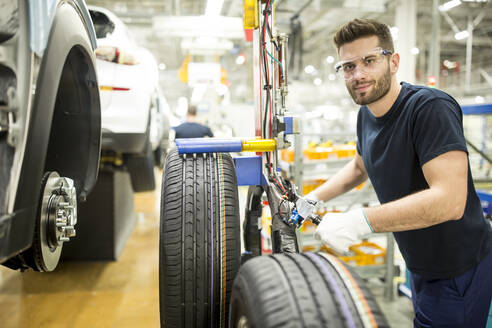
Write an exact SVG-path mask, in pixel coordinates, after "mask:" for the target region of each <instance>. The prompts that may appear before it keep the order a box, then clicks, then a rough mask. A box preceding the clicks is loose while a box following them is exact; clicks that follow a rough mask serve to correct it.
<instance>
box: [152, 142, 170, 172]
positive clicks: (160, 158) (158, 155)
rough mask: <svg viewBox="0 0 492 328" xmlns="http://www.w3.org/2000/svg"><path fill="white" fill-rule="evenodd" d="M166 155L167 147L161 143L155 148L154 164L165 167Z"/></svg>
mask: <svg viewBox="0 0 492 328" xmlns="http://www.w3.org/2000/svg"><path fill="white" fill-rule="evenodd" d="M166 155H167V150H166V148H165V147H164V146H163V145H159V146H158V147H157V148H156V150H154V165H155V166H157V167H158V168H160V169H163V168H164V165H165V163H166Z"/></svg>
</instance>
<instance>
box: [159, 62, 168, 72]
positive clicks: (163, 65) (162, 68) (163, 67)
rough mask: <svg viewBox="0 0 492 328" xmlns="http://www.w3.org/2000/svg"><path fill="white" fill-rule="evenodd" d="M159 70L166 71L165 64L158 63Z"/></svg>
mask: <svg viewBox="0 0 492 328" xmlns="http://www.w3.org/2000/svg"><path fill="white" fill-rule="evenodd" d="M159 69H160V70H161V71H163V70H165V69H166V64H164V63H160V64H159Z"/></svg>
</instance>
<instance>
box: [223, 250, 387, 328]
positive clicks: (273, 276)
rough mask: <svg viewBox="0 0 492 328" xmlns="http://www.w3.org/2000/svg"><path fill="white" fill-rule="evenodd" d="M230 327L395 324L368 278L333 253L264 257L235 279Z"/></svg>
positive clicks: (267, 327)
mask: <svg viewBox="0 0 492 328" xmlns="http://www.w3.org/2000/svg"><path fill="white" fill-rule="evenodd" d="M230 306H231V309H230V313H229V315H230V317H229V322H230V327H249V328H254V327H262V328H263V327H264V328H273V327H279V328H280V327H282V328H284V327H292V328H294V327H296V328H297V327H320V328H321V327H337V328H338V327H376V326H377V327H389V325H388V323H387V322H386V319H385V317H384V315H383V313H382V312H381V310H380V309H379V306H378V305H377V303H376V301H375V300H374V297H373V296H372V294H371V293H370V291H369V290H368V289H367V288H366V287H365V285H364V282H363V281H362V280H361V279H360V278H359V277H358V276H357V275H356V274H355V273H353V272H352V271H351V270H350V269H349V268H348V267H346V266H345V265H344V264H343V263H342V262H341V261H339V260H338V259H336V258H335V257H333V256H331V255H326V254H322V253H318V254H314V253H303V254H278V255H271V256H259V257H256V258H254V259H251V260H250V261H248V262H246V263H245V264H244V265H243V266H242V267H241V270H240V271H239V273H238V274H237V276H236V279H235V280H234V285H233V289H232V296H231V304H230Z"/></svg>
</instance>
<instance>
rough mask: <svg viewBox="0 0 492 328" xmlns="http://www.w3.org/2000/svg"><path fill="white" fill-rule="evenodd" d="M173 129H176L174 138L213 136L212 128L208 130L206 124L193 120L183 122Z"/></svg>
mask: <svg viewBox="0 0 492 328" xmlns="http://www.w3.org/2000/svg"><path fill="white" fill-rule="evenodd" d="M174 131H176V136H175V139H178V138H203V137H213V136H214V134H213V133H212V130H210V128H209V127H208V126H205V125H202V124H199V123H195V122H184V123H183V124H181V125H178V126H176V127H174Z"/></svg>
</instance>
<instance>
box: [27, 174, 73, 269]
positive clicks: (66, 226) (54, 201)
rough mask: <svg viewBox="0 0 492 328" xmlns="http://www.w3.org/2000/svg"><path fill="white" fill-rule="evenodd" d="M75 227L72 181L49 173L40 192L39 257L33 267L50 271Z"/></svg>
mask: <svg viewBox="0 0 492 328" xmlns="http://www.w3.org/2000/svg"><path fill="white" fill-rule="evenodd" d="M75 224H77V193H76V190H75V186H74V182H73V180H72V179H69V178H65V177H60V176H59V175H58V173H56V172H52V173H50V174H49V177H48V179H47V180H46V184H45V186H44V190H43V196H42V199H41V210H40V218H39V246H40V254H39V256H36V266H37V267H38V269H39V270H40V271H52V270H54V269H55V268H56V265H57V264H58V261H59V259H60V254H61V249H62V246H63V243H64V242H67V241H69V240H70V238H71V237H75V234H76V231H75Z"/></svg>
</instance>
